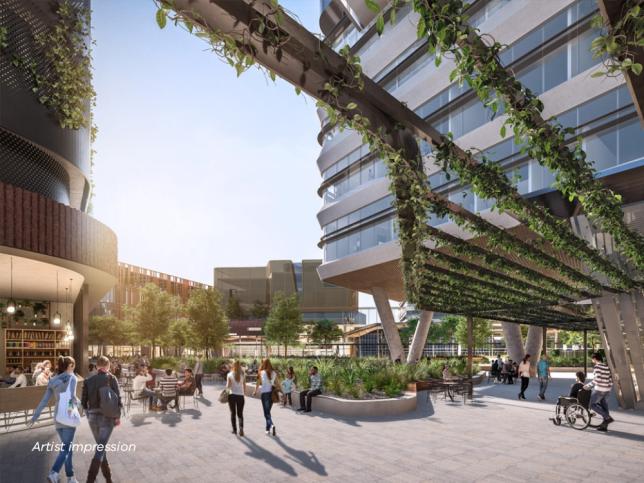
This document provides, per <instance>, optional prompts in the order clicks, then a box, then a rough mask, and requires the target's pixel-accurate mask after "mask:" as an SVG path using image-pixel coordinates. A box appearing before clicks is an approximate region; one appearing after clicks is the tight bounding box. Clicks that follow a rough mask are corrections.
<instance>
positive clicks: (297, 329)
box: [264, 292, 304, 356]
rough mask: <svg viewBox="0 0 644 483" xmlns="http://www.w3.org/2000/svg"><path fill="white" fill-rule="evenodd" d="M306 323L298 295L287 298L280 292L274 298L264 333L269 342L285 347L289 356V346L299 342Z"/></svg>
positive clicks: (285, 353)
mask: <svg viewBox="0 0 644 483" xmlns="http://www.w3.org/2000/svg"><path fill="white" fill-rule="evenodd" d="M303 326H304V322H303V321H302V314H301V313H300V309H299V306H298V301H297V295H296V294H293V295H291V296H286V295H284V294H283V293H281V292H278V293H276V294H275V296H274V297H273V304H272V307H271V311H270V313H269V314H268V319H266V324H264V333H265V334H266V339H267V340H268V341H269V342H273V343H276V344H279V345H283V346H284V355H285V356H286V355H287V350H288V346H289V345H294V344H296V343H297V342H298V339H299V336H300V334H301V333H302V330H303Z"/></svg>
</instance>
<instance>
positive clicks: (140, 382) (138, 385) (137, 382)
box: [132, 374, 152, 397]
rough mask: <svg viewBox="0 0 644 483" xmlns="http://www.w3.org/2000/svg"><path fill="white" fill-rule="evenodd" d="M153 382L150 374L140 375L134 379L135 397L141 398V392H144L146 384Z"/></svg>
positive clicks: (133, 390)
mask: <svg viewBox="0 0 644 483" xmlns="http://www.w3.org/2000/svg"><path fill="white" fill-rule="evenodd" d="M151 380H152V376H151V375H150V374H148V375H147V376H143V375H141V374H139V375H138V376H136V377H135V378H134V379H132V392H133V393H134V397H139V396H140V395H141V391H143V388H144V387H145V383H146V382H148V381H151Z"/></svg>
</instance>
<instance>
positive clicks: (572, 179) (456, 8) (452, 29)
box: [413, 0, 644, 288]
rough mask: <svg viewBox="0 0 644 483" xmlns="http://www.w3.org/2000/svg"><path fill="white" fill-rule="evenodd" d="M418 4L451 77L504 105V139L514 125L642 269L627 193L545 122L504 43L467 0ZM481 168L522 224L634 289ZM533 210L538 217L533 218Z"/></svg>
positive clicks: (477, 174) (476, 183)
mask: <svg viewBox="0 0 644 483" xmlns="http://www.w3.org/2000/svg"><path fill="white" fill-rule="evenodd" d="M413 6H414V9H415V11H416V12H417V13H418V14H419V15H420V20H419V24H418V36H419V37H427V38H428V42H429V49H430V52H433V53H435V55H436V59H437V63H440V59H441V57H442V56H444V55H445V54H446V53H450V54H451V55H452V56H453V58H454V62H455V64H456V68H455V69H454V71H453V72H452V73H451V75H450V79H451V80H454V79H457V80H458V81H459V82H461V83H462V82H467V83H468V85H469V86H471V87H472V89H473V90H474V91H475V92H476V93H477V95H478V97H479V98H480V99H481V100H482V101H483V102H484V103H485V104H486V105H488V106H489V107H491V109H492V110H493V111H494V112H497V110H498V108H499V105H502V106H503V107H504V111H505V114H506V116H507V117H506V120H505V123H504V124H503V126H502V127H501V136H502V137H505V135H506V129H507V126H511V127H512V129H513V132H514V137H515V141H516V142H517V143H520V142H522V141H525V142H526V143H525V148H524V150H525V152H526V153H527V154H528V155H529V156H530V157H532V158H533V159H536V160H538V161H539V163H540V164H542V165H544V166H546V167H548V168H549V169H550V170H552V171H554V172H555V173H556V186H557V188H558V189H559V190H560V191H561V192H562V193H563V194H564V195H565V196H567V197H568V199H569V200H570V201H574V200H577V201H578V202H579V203H581V205H582V206H583V207H584V209H585V212H586V214H587V216H588V217H589V219H590V220H591V221H592V222H594V223H596V224H598V225H599V226H600V227H602V228H603V229H604V230H606V231H607V232H608V233H610V234H611V235H612V237H613V239H614V240H615V243H616V244H617V245H618V246H619V247H620V248H621V252H622V253H623V254H624V255H625V256H626V257H627V258H629V259H630V260H631V261H632V262H633V263H634V264H635V266H636V267H637V268H639V269H644V237H642V236H641V235H639V234H638V233H636V232H635V231H633V230H630V229H629V228H628V226H627V225H626V223H625V222H624V214H623V212H622V209H621V198H620V197H619V195H616V194H615V193H613V192H612V191H611V190H609V189H607V188H605V187H604V186H603V185H602V183H601V181H599V180H597V179H596V178H595V177H594V169H593V167H592V165H591V164H590V163H588V162H587V160H586V154H585V152H584V150H583V149H582V146H581V142H580V141H579V142H578V143H577V145H576V147H575V148H574V149H570V148H569V147H568V141H567V137H568V135H569V133H570V132H569V131H568V130H567V129H565V128H563V126H562V125H561V124H559V123H547V122H545V121H544V120H543V118H542V117H541V113H542V111H543V103H542V102H541V100H540V99H539V98H538V97H537V96H536V95H535V94H534V93H532V92H531V91H530V90H529V89H528V88H526V87H525V86H523V85H522V84H521V83H520V82H519V81H518V80H516V78H515V77H514V76H513V75H512V74H511V73H510V72H509V71H507V70H506V69H505V68H504V67H503V65H502V64H501V61H500V60H499V56H498V54H499V52H500V51H501V49H502V48H503V46H502V45H501V44H500V43H498V42H496V41H492V40H490V41H489V42H485V41H483V39H482V38H481V36H480V35H479V33H478V30H477V29H476V28H474V27H471V26H470V25H468V24H467V16H466V15H465V13H464V9H465V8H466V7H465V4H464V3H463V2H462V1H461V0H443V1H435V2H429V1H425V0H413ZM446 154H447V153H446V152H445V151H444V150H443V153H442V160H443V161H445V162H446V164H447V166H448V167H451V166H450V165H451V161H454V160H455V159H454V157H453V156H448V155H446ZM481 166H482V168H480V169H476V168H475V167H472V166H470V165H467V166H464V168H465V169H464V170H461V171H471V174H470V176H469V178H471V179H472V181H473V189H474V190H475V192H477V194H481V195H483V196H484V197H486V198H489V197H490V196H488V195H485V194H484V193H483V191H482V190H480V187H482V186H485V187H490V188H495V189H496V191H497V194H496V195H495V194H492V196H493V197H495V198H496V199H497V201H498V204H499V207H501V208H503V209H507V210H509V211H513V212H515V213H517V212H518V213H519V214H521V215H522V221H524V222H527V224H528V225H529V226H530V227H531V228H533V229H537V228H538V230H537V231H538V232H539V233H541V234H542V235H543V236H544V237H545V238H546V239H548V240H550V241H552V242H553V244H554V245H555V246H557V247H558V248H565V247H566V246H569V248H573V247H574V248H573V249H574V250H577V249H579V248H581V249H583V251H584V253H583V254H582V255H584V256H585V259H584V261H586V262H588V263H590V264H591V266H592V267H593V269H595V270H600V271H605V272H606V270H608V271H607V272H606V273H607V274H608V275H609V277H611V280H612V281H613V282H614V283H616V284H617V285H618V286H620V287H622V288H629V287H631V286H632V282H629V281H628V277H625V276H623V274H620V273H619V271H616V270H614V269H612V270H611V266H612V264H610V263H609V262H607V261H606V262H605V263H604V262H602V260H601V259H599V258H598V257H597V256H594V255H593V256H588V255H589V252H588V248H589V247H587V246H585V247H582V246H581V245H580V244H579V243H578V242H574V243H572V244H571V245H570V243H571V242H573V237H574V238H577V237H575V236H574V235H573V234H572V233H571V232H569V230H567V229H565V228H564V226H563V225H562V224H561V223H560V222H557V223H553V221H555V220H554V219H553V218H552V217H551V216H550V215H548V214H547V213H546V212H545V210H539V211H540V213H534V210H530V211H533V213H530V211H527V210H526V208H525V206H520V205H521V203H520V202H519V200H518V195H517V193H516V190H508V189H507V188H508V187H507V185H508V183H507V180H503V181H504V182H503V183H501V184H498V182H499V181H500V180H501V178H502V175H501V173H500V172H498V170H495V169H493V168H492V167H491V165H489V164H485V163H483V164H482V165H481ZM489 183H493V184H492V185H490V184H489ZM484 191H488V192H489V191H492V190H490V189H487V190H484ZM497 195H498V196H497ZM533 214H537V215H538V216H537V217H534V216H532V215H533ZM568 233H569V234H570V236H569V235H568ZM578 240H579V239H578ZM584 245H585V243H584ZM609 265H610V266H609Z"/></svg>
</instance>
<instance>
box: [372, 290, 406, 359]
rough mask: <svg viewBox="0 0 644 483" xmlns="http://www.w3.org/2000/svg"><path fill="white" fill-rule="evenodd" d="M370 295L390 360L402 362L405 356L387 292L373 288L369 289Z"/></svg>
mask: <svg viewBox="0 0 644 483" xmlns="http://www.w3.org/2000/svg"><path fill="white" fill-rule="evenodd" d="M371 295H373V300H374V301H375V303H376V310H378V315H379V316H380V323H381V324H382V331H383V332H384V334H385V339H386V340H387V347H388V348H389V355H390V356H391V360H392V361H395V360H396V359H400V360H401V361H402V360H403V357H404V356H405V350H404V349H403V345H402V342H401V341H400V333H399V332H398V327H396V321H395V319H394V313H393V311H392V310H391V306H390V305H389V298H388V297H387V292H386V291H385V290H384V289H383V288H380V287H374V288H372V289H371Z"/></svg>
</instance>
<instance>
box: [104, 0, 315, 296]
mask: <svg viewBox="0 0 644 483" xmlns="http://www.w3.org/2000/svg"><path fill="white" fill-rule="evenodd" d="M280 3H281V4H282V5H284V6H285V7H286V8H287V9H288V10H290V11H292V12H294V13H295V14H296V15H297V16H298V18H299V20H300V21H301V22H302V23H303V24H304V25H305V26H306V27H307V28H308V29H309V30H313V31H315V32H318V31H319V27H318V19H319V2H318V0H290V1H289V0H282V1H281V2H280ZM92 9H93V13H92V23H93V39H94V40H95V43H96V45H95V46H94V50H93V65H94V87H95V89H96V92H97V102H96V108H95V111H94V120H95V122H96V124H97V126H98V129H99V133H98V139H97V141H96V144H95V149H96V151H97V154H96V158H95V168H94V181H95V184H96V189H95V197H94V203H93V205H94V212H93V216H95V217H96V218H97V219H99V220H100V221H102V222H103V223H105V224H106V225H108V226H109V227H110V228H112V229H113V230H114V231H115V232H116V234H117V236H118V242H119V259H120V260H121V261H123V262H126V263H131V264H134V265H140V266H143V267H146V268H150V269H154V270H159V271H162V272H166V273H170V274H173V275H177V276H181V277H185V278H189V279H192V280H196V281H200V282H205V283H210V284H212V283H213V268H214V267H216V266H253V265H257V266H263V265H265V264H266V262H267V261H268V260H270V259H292V260H295V261H297V260H301V259H308V258H321V257H322V252H321V250H320V249H319V248H318V247H317V243H318V242H319V239H320V236H321V231H320V226H319V224H318V222H317V219H316V214H317V212H318V211H319V209H320V207H321V205H322V200H321V199H320V198H319V196H318V195H317V188H318V187H319V185H320V181H321V178H320V173H319V171H318V169H317V166H316V159H317V157H318V155H319V152H320V146H319V145H318V143H317V139H316V138H317V134H318V132H319V130H320V124H319V120H318V118H317V115H316V110H315V102H314V101H313V100H311V99H310V98H308V99H307V98H306V97H305V96H303V95H302V96H299V97H298V96H296V94H295V92H294V88H293V87H292V86H291V85H290V84H288V83H286V82H285V81H282V80H280V79H278V80H277V82H276V83H273V82H272V81H270V80H269V79H267V78H266V77H265V76H264V74H262V73H261V72H259V71H256V70H251V71H248V72H246V73H244V74H242V76H241V77H239V78H237V77H236V74H235V71H234V69H232V68H231V67H230V66H228V65H227V64H224V63H223V62H222V61H220V60H219V59H218V58H217V57H216V56H215V55H214V54H213V53H211V52H209V51H207V46H206V44H205V43H204V42H203V41H201V40H199V39H198V38H197V37H194V36H191V35H190V34H188V33H187V32H186V31H184V30H182V29H180V28H177V27H174V26H173V25H171V24H168V25H167V26H166V27H165V29H163V30H161V29H159V27H158V26H157V24H156V21H155V12H156V7H155V5H154V2H153V1H152V0H136V1H132V0H94V1H93V2H92Z"/></svg>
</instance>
